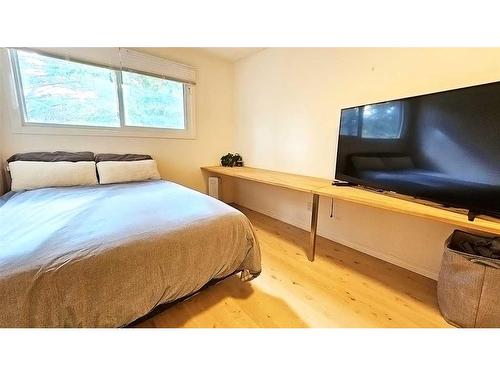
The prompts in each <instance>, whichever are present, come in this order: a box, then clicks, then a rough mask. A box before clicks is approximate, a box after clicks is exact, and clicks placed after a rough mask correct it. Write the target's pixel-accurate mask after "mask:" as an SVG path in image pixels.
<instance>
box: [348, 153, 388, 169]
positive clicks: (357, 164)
mask: <svg viewBox="0 0 500 375" xmlns="http://www.w3.org/2000/svg"><path fill="white" fill-rule="evenodd" d="M352 164H354V168H356V170H357V171H366V170H375V171H383V170H385V169H386V167H385V164H384V162H383V161H382V159H381V158H380V157H378V156H353V157H352Z"/></svg>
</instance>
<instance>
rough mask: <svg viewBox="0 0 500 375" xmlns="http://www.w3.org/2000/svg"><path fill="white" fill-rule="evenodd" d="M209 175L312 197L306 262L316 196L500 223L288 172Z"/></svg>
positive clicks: (497, 227)
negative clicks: (254, 183) (255, 183)
mask: <svg viewBox="0 0 500 375" xmlns="http://www.w3.org/2000/svg"><path fill="white" fill-rule="evenodd" d="M201 169H202V170H203V171H205V172H207V173H209V174H215V175H223V176H231V177H234V178H241V179H244V180H250V181H256V182H260V183H263V184H268V185H273V186H279V187H282V188H286V189H292V190H297V191H302V192H305V193H309V194H312V199H313V206H312V212H311V232H310V249H309V253H308V256H307V257H308V259H309V260H311V261H313V260H314V253H315V246H316V232H317V226H318V207H319V197H320V196H323V197H329V198H333V199H339V200H343V201H347V202H353V203H357V204H362V205H365V206H369V207H376V208H380V209H383V210H388V211H393V212H399V213H403V214H406V215H412V216H418V217H422V218H426V219H430V220H435V221H440V222H443V223H448V224H452V225H456V226H459V227H463V228H468V229H472V230H475V231H480V232H486V233H491V234H495V235H500V220H497V219H493V218H485V217H482V216H480V217H477V218H476V219H475V220H474V221H469V220H468V218H467V215H466V214H465V213H460V212H456V211H454V210H450V209H445V208H442V207H437V206H436V205H435V204H434V203H430V202H425V201H421V200H412V199H411V198H409V197H404V198H403V197H398V196H397V195H392V194H389V193H377V192H373V191H369V190H365V189H362V188H358V187H350V186H332V184H331V181H330V180H327V179H323V178H317V177H308V176H301V175H296V174H290V173H282V172H275V171H269V170H266V169H257V168H249V167H233V168H229V167H220V166H217V167H202V168H201Z"/></svg>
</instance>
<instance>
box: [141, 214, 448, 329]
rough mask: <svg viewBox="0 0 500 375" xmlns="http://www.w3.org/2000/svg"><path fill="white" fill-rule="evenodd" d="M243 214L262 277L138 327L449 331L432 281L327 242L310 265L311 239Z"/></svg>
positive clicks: (230, 283)
mask: <svg viewBox="0 0 500 375" xmlns="http://www.w3.org/2000/svg"><path fill="white" fill-rule="evenodd" d="M238 208H239V209H240V210H241V211H242V212H244V213H245V214H246V215H247V216H248V217H249V219H250V221H251V222H252V223H253V225H254V227H255V230H256V233H257V236H258V238H259V241H260V244H261V249H262V262H263V271H262V274H261V275H260V276H259V277H258V278H257V279H255V280H252V281H251V282H247V283H245V282H241V281H240V280H239V278H238V277H237V276H232V277H230V278H228V279H226V280H224V281H222V282H220V283H219V284H217V285H214V286H212V287H210V288H208V289H206V290H203V291H202V292H200V293H198V294H197V295H195V296H194V297H192V298H190V299H189V300H187V301H184V302H180V303H178V304H176V305H174V306H172V307H170V308H169V309H168V310H165V311H163V312H161V313H159V314H157V315H155V316H153V317H152V318H150V319H148V320H146V321H144V322H142V323H140V324H138V325H137V327H145V328H147V327H185V328H188V327H199V328H202V327H203V328H209V327H234V328H253V327H287V328H288V327H449V325H448V324H447V323H446V322H445V321H444V319H443V318H442V317H441V315H440V313H439V310H438V307H437V301H436V282H435V281H434V280H431V279H428V278H426V277H424V276H420V275H418V274H415V273H413V272H411V271H408V270H405V269H403V268H400V267H398V266H395V265H392V264H389V263H387V262H384V261H382V260H379V259H376V258H374V257H371V256H369V255H366V254H363V253H361V252H358V251H355V250H353V249H350V248H348V247H345V246H342V245H339V244H337V243H334V242H332V241H329V240H327V239H324V238H321V237H319V238H318V242H317V250H316V260H315V261H314V262H313V263H311V262H309V261H308V260H307V258H306V249H307V246H308V233H307V232H306V231H303V230H301V229H298V228H296V227H293V226H291V225H288V224H286V223H283V222H280V221H278V220H275V219H272V218H270V217H268V216H265V215H262V214H259V213H257V212H254V211H251V210H248V209H245V208H242V207H238Z"/></svg>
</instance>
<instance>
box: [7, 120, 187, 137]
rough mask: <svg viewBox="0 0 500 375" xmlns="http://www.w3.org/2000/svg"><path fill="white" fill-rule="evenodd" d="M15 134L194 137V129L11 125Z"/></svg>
mask: <svg viewBox="0 0 500 375" xmlns="http://www.w3.org/2000/svg"><path fill="white" fill-rule="evenodd" d="M12 131H13V133H16V134H38V135H69V136H97V137H129V138H172V139H196V132H195V130H194V129H179V130H176V129H155V128H141V127H126V128H121V127H120V128H119V127H117V128H112V127H97V126H76V125H55V126H50V125H46V124H34V123H30V124H25V125H21V124H19V125H17V126H13V129H12Z"/></svg>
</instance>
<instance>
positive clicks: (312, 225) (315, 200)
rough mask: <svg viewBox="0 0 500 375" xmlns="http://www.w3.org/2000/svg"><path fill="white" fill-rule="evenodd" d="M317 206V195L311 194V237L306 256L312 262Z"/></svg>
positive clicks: (316, 226)
mask: <svg viewBox="0 0 500 375" xmlns="http://www.w3.org/2000/svg"><path fill="white" fill-rule="evenodd" d="M318 206H319V195H318V194H313V205H312V212H311V234H310V236H311V238H310V242H309V243H310V249H309V254H308V256H307V258H308V259H309V260H310V261H311V262H312V261H313V260H314V254H315V252H316V230H317V228H318Z"/></svg>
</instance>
